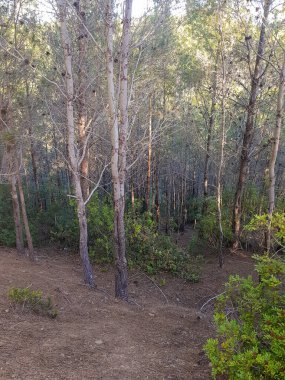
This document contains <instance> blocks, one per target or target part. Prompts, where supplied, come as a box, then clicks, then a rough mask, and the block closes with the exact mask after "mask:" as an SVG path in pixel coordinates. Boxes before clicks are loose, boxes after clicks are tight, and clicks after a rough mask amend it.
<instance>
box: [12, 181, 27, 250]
mask: <svg viewBox="0 0 285 380" xmlns="http://www.w3.org/2000/svg"><path fill="white" fill-rule="evenodd" d="M10 183H11V196H12V205H13V217H14V224H15V234H16V248H17V251H18V252H19V253H20V254H24V253H25V251H24V242H23V229H22V224H21V214H20V205H19V198H18V193H17V186H16V183H17V178H16V176H15V175H12V176H11V178H10Z"/></svg>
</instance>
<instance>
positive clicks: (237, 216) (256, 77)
mask: <svg viewBox="0 0 285 380" xmlns="http://www.w3.org/2000/svg"><path fill="white" fill-rule="evenodd" d="M271 1H272V0H265V2H264V14H263V20H262V25H261V29H260V36H259V44H258V51H257V55H256V61H255V67H254V72H253V75H252V79H251V89H250V98H249V103H248V107H247V120H246V125H245V132H244V136H243V142H242V151H241V158H240V164H239V176H238V183H237V187H236V193H235V201H234V210H233V223H232V230H233V233H234V236H235V238H234V244H233V246H234V248H237V247H238V244H239V236H240V232H241V206H242V196H243V192H244V186H245V181H246V178H247V175H248V168H249V151H250V146H251V143H252V138H253V132H254V118H255V114H256V102H257V96H258V90H259V85H260V81H261V78H262V69H263V64H262V63H263V55H264V50H265V39H266V38H265V37H266V36H265V29H266V24H267V20H268V15H269V9H270V5H271Z"/></svg>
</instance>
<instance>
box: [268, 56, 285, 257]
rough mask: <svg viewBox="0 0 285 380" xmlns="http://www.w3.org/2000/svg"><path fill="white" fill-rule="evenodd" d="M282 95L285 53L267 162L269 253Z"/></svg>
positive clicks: (283, 90) (283, 89)
mask: <svg viewBox="0 0 285 380" xmlns="http://www.w3.org/2000/svg"><path fill="white" fill-rule="evenodd" d="M284 95H285V53H284V56H283V64H282V69H281V72H280V77H279V91H278V98H277V110H276V121H275V129H274V133H273V138H272V140H271V141H272V149H271V156H270V160H269V165H268V169H269V189H268V201H269V207H268V231H267V234H266V248H267V251H268V252H269V251H270V245H271V239H270V232H271V220H272V215H273V211H274V208H275V181H276V174H275V164H276V159H277V154H278V149H279V143H280V133H281V126H282V116H283V112H284Z"/></svg>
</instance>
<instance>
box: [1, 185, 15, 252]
mask: <svg viewBox="0 0 285 380" xmlns="http://www.w3.org/2000/svg"><path fill="white" fill-rule="evenodd" d="M0 245H4V246H6V247H14V246H15V245H16V238H15V227H14V220H13V207H12V199H11V194H10V191H9V185H0Z"/></svg>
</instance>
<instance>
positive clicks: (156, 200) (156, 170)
mask: <svg viewBox="0 0 285 380" xmlns="http://www.w3.org/2000/svg"><path fill="white" fill-rule="evenodd" d="M155 158H156V163H155V200H154V205H155V220H156V228H157V230H158V229H159V222H160V202H159V173H158V168H159V158H158V152H157V153H156V157H155ZM178 212H179V210H178Z"/></svg>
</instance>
